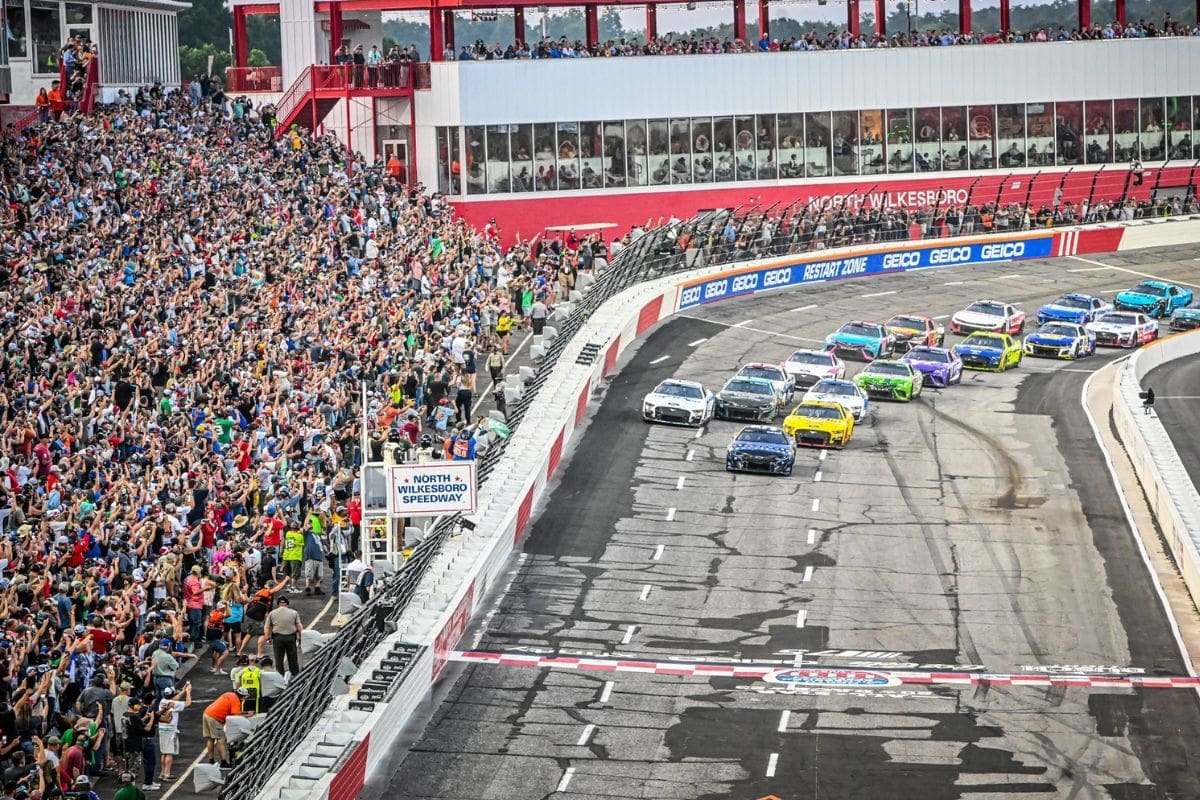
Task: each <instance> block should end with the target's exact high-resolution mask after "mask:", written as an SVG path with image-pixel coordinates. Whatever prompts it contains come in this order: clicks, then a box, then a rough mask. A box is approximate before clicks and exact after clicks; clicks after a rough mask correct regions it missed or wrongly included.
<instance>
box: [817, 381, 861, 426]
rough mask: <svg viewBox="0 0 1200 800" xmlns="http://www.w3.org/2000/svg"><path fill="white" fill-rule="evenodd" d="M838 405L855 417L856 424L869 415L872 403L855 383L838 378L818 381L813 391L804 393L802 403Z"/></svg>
mask: <svg viewBox="0 0 1200 800" xmlns="http://www.w3.org/2000/svg"><path fill="white" fill-rule="evenodd" d="M814 400H815V401H818V402H824V403H837V404H838V405H839V406H841V407H842V408H844V409H846V410H847V411H849V412H850V413H851V415H853V416H854V421H855V422H862V418H863V417H865V416H866V415H867V409H868V408H869V407H870V405H871V404H870V402H869V401H868V400H867V393H866V392H864V391H863V390H862V389H860V388H858V386H857V385H855V383H854V381H844V380H840V379H838V378H825V379H824V380H820V381H817V382H816V383H815V384H814V385H813V387H812V388H811V389H809V390H808V391H807V392H805V393H804V399H803V400H802V401H801V402H802V403H807V402H810V401H814Z"/></svg>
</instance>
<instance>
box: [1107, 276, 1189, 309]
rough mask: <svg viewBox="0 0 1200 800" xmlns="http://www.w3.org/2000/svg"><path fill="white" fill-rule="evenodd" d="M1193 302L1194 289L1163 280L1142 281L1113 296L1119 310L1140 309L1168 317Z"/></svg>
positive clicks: (1114, 303)
mask: <svg viewBox="0 0 1200 800" xmlns="http://www.w3.org/2000/svg"><path fill="white" fill-rule="evenodd" d="M1191 302H1192V290H1191V289H1185V288H1183V287H1182V286H1176V285H1175V284H1173V283H1164V282H1163V281H1142V282H1141V283H1139V284H1138V285H1137V286H1134V287H1133V288H1132V289H1126V290H1125V291H1123V292H1120V293H1119V294H1118V295H1117V296H1116V297H1115V298H1113V307H1115V308H1116V309H1117V310H1118V311H1140V312H1141V313H1143V314H1149V315H1150V316H1152V317H1159V318H1161V317H1167V316H1170V315H1171V312H1172V311H1174V310H1175V309H1177V308H1183V307H1184V306H1187V305H1190V304H1191Z"/></svg>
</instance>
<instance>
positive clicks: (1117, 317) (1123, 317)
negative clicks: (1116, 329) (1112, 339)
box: [1100, 314, 1137, 325]
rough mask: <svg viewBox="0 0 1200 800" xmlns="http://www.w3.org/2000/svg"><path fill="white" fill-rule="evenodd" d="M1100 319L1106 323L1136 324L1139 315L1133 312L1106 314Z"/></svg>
mask: <svg viewBox="0 0 1200 800" xmlns="http://www.w3.org/2000/svg"><path fill="white" fill-rule="evenodd" d="M1100 321H1101V322H1103V323H1104V324H1105V325H1136V324H1137V317H1135V316H1133V315H1132V314H1105V315H1104V316H1103V317H1101V318H1100Z"/></svg>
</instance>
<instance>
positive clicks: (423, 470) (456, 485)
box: [388, 461, 475, 517]
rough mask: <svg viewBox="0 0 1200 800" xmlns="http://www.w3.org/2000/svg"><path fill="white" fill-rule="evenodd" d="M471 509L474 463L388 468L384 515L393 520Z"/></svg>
mask: <svg viewBox="0 0 1200 800" xmlns="http://www.w3.org/2000/svg"><path fill="white" fill-rule="evenodd" d="M474 510H475V462H474V461H448V462H444V463H438V464H404V465H399V466H394V467H388V513H389V514H392V515H393V516H397V517H415V516H430V515H433V514H454V513H464V514H469V513H471V512H472V511H474Z"/></svg>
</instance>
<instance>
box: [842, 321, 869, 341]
mask: <svg viewBox="0 0 1200 800" xmlns="http://www.w3.org/2000/svg"><path fill="white" fill-rule="evenodd" d="M838 333H844V334H846V335H847V336H873V337H875V338H879V328H878V327H877V326H875V325H864V324H863V323H861V322H847V323H846V324H845V325H843V326H842V327H841V329H840V330H839V331H838Z"/></svg>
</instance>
